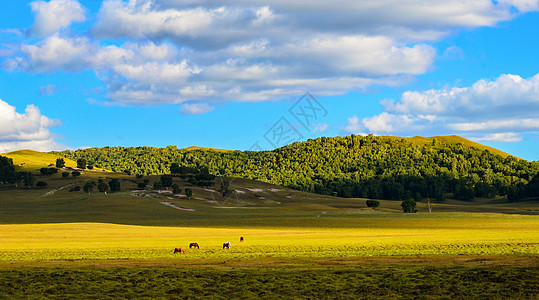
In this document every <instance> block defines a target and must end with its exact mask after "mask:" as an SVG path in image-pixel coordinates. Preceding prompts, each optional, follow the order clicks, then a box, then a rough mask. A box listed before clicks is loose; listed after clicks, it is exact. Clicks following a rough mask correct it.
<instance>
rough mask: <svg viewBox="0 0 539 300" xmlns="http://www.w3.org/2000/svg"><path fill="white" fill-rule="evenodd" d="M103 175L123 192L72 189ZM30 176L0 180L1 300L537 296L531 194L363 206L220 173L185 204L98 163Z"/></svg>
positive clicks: (538, 234) (538, 226)
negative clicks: (411, 208)
mask: <svg viewBox="0 0 539 300" xmlns="http://www.w3.org/2000/svg"><path fill="white" fill-rule="evenodd" d="M46 159H47V160H46V161H48V160H50V158H49V157H47V158H46ZM46 161H44V162H39V161H37V162H34V165H39V164H40V163H41V164H46V163H47V162H46ZM19 165H20V163H19ZM32 168H34V167H32ZM100 178H102V179H104V180H107V181H108V180H110V179H111V178H118V179H120V181H121V184H122V191H121V192H119V193H109V194H104V193H98V192H96V191H93V192H91V193H84V192H70V191H69V189H70V188H71V187H73V186H75V185H83V184H84V183H85V182H89V181H97V180H98V179H100ZM41 179H43V180H46V181H47V182H48V186H47V188H44V189H27V188H24V187H17V188H14V187H9V186H0V200H1V204H2V205H1V206H0V282H1V283H2V284H0V298H1V299H44V298H45V299H68V298H77V299H81V298H82V299H117V298H122V299H125V298H129V299H132V298H152V299H178V298H182V299H185V298H188V299H189V298H212V299H221V298H223V299H224V298H247V299H260V298H262V299H311V298H324V299H327V298H337V299H350V298H354V299H357V298H361V299H468V298H475V299H537V297H539V216H538V215H537V214H538V213H539V209H538V205H537V203H536V202H533V201H531V202H521V203H507V202H506V201H504V199H500V198H498V199H476V200H474V201H472V202H463V201H457V200H454V199H449V200H447V201H445V202H444V203H435V204H434V206H433V212H432V213H429V212H428V210H427V207H426V204H424V203H419V204H418V207H417V209H418V213H415V214H404V213H402V212H401V210H400V207H399V206H400V203H399V202H398V201H387V200H381V201H380V202H381V205H380V207H379V208H377V209H372V208H367V207H366V206H365V199H358V198H355V199H354V198H351V199H343V198H338V197H331V196H324V195H314V194H309V193H305V192H301V191H296V190H291V189H287V188H283V187H279V186H275V185H271V184H268V183H263V182H258V181H253V180H247V179H238V178H224V180H228V181H229V182H230V188H231V189H233V190H234V193H233V194H231V195H228V196H223V195H221V194H220V193H219V191H218V188H219V182H218V181H216V184H215V186H214V187H204V188H202V187H192V189H193V196H192V197H190V198H188V197H185V196H184V195H173V194H171V193H170V192H167V191H155V190H152V189H146V190H138V189H137V182H136V180H134V176H127V175H125V174H117V173H110V172H103V171H85V172H84V173H83V174H82V175H81V176H80V177H77V178H73V177H68V178H63V177H61V175H60V174H56V175H53V176H46V177H45V176H42V177H41V178H40V180H41ZM142 179H148V180H150V182H153V181H156V180H159V177H158V176H145V177H144V178H141V179H138V180H139V181H141V180H142ZM219 180H221V178H219ZM175 182H177V183H178V184H180V185H181V187H182V189H183V188H185V187H186V186H189V185H188V184H187V183H186V182H184V181H182V180H181V179H179V178H175ZM165 201H166V202H170V203H174V204H175V205H177V206H178V207H181V208H182V209H175V208H173V207H170V206H167V205H163V204H162V202H165ZM241 236H243V237H244V239H245V240H244V242H240V241H239V238H240V237H241ZM191 242H197V243H198V244H199V245H200V249H189V248H188V246H189V243H191ZM224 242H231V245H232V247H231V249H229V250H224V249H222V244H223V243H224ZM176 247H181V248H184V249H185V250H186V253H185V254H173V250H174V248H176Z"/></svg>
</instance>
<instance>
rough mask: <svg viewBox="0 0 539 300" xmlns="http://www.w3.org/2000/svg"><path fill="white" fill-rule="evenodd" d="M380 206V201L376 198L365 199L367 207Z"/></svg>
mask: <svg viewBox="0 0 539 300" xmlns="http://www.w3.org/2000/svg"><path fill="white" fill-rule="evenodd" d="M378 206H380V201H378V200H367V207H372V208H376V207H378Z"/></svg>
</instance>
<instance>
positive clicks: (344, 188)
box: [54, 135, 539, 201]
mask: <svg viewBox="0 0 539 300" xmlns="http://www.w3.org/2000/svg"><path fill="white" fill-rule="evenodd" d="M54 153H55V154H59V155H61V156H63V157H66V158H70V159H73V160H76V161H78V160H81V159H83V160H85V161H86V162H87V163H88V164H91V165H93V166H99V167H102V168H105V169H109V170H112V171H116V172H126V173H128V174H140V175H159V174H160V175H163V174H170V173H171V168H172V171H174V172H172V173H186V174H187V173H197V174H200V173H201V172H200V171H196V172H194V171H193V170H204V171H203V175H199V178H201V180H200V181H204V178H203V176H209V175H212V176H231V177H242V178H249V179H255V180H260V181H264V182H269V183H273V184H278V185H282V186H286V187H290V188H294V189H298V190H303V191H307V192H313V193H319V194H326V195H335V196H341V197H366V198H371V199H396V200H404V199H410V198H412V199H416V200H418V201H421V199H425V198H428V199H433V200H438V201H443V200H444V199H445V197H446V195H448V194H451V195H452V196H453V197H455V198H457V199H461V200H471V199H473V198H474V197H482V198H483V197H495V196H496V195H501V196H507V198H508V199H509V200H510V201H518V200H520V199H524V198H527V197H537V196H539V193H538V190H539V187H538V185H539V182H538V181H539V178H538V174H539V163H538V162H529V161H526V160H522V159H518V158H516V157H513V156H507V157H502V156H500V155H498V154H494V153H491V152H490V151H488V150H482V149H478V148H475V147H472V146H467V145H465V144H463V143H461V142H454V141H452V140H446V139H444V138H436V139H433V140H432V143H431V144H424V145H421V144H418V143H414V142H412V141H410V140H408V139H404V138H402V139H399V138H390V137H377V136H373V135H368V136H357V135H352V136H347V137H331V138H327V137H322V138H318V139H311V140H308V141H305V142H301V143H294V144H291V145H288V146H285V147H282V148H278V149H275V150H272V151H259V152H255V151H228V152H223V151H219V152H218V151H212V150H206V149H204V150H185V149H178V148H177V147H175V146H168V147H166V148H154V147H104V148H88V149H81V150H76V151H70V150H66V151H62V152H54ZM192 177H194V176H192Z"/></svg>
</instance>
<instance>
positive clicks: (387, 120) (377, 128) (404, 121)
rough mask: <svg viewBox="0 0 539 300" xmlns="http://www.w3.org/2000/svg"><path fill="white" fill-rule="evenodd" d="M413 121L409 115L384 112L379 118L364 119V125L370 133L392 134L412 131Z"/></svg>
mask: <svg viewBox="0 0 539 300" xmlns="http://www.w3.org/2000/svg"><path fill="white" fill-rule="evenodd" d="M413 121H414V120H413V119H411V118H410V117H409V116H407V115H393V114H388V113H387V112H383V113H381V114H379V115H377V116H372V117H369V118H364V119H363V121H362V123H363V126H365V128H367V130H368V131H369V132H375V133H391V132H399V131H401V130H403V129H404V128H408V129H410V128H409V126H410V125H411V124H412V123H413Z"/></svg>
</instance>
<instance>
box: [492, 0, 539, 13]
mask: <svg viewBox="0 0 539 300" xmlns="http://www.w3.org/2000/svg"><path fill="white" fill-rule="evenodd" d="M499 3H502V4H507V5H512V6H514V7H515V8H516V9H518V10H519V11H520V12H529V11H539V1H538V0H499Z"/></svg>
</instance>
